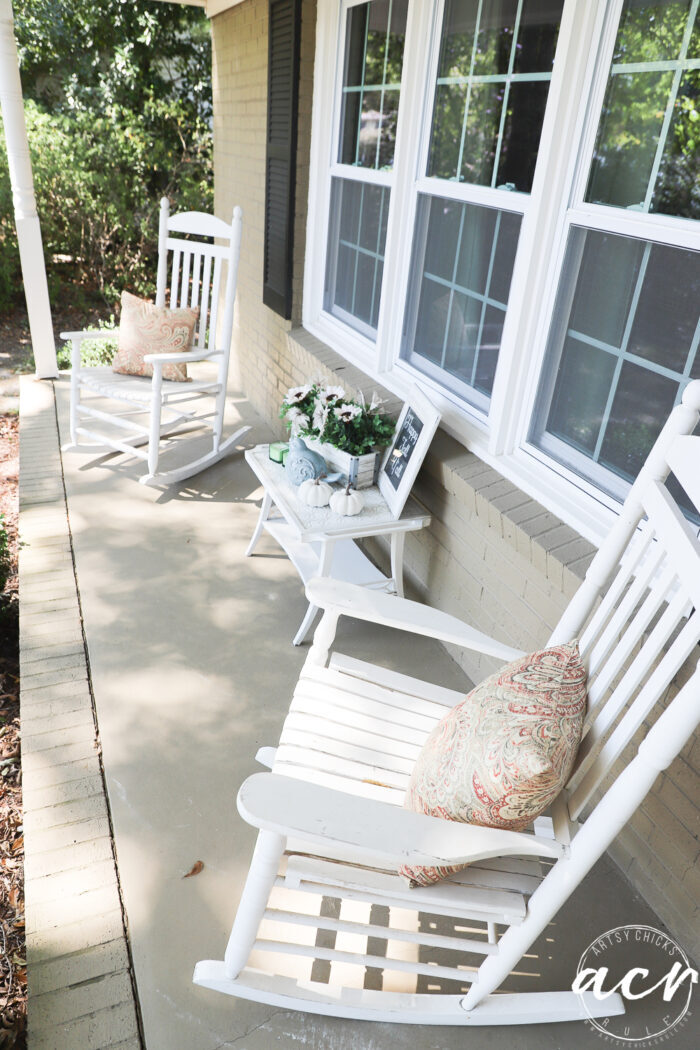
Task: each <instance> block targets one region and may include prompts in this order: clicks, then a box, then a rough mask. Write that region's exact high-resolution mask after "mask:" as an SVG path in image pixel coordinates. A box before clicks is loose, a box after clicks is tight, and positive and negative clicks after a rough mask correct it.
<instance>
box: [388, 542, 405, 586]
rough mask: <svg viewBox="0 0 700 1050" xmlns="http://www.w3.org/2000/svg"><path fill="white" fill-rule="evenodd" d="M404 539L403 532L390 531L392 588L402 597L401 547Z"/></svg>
mask: <svg viewBox="0 0 700 1050" xmlns="http://www.w3.org/2000/svg"><path fill="white" fill-rule="evenodd" d="M405 541H406V533H405V532H392V534H391V576H392V579H393V581H394V590H395V591H396V594H397V595H398V596H399V598H403V548H404V543H405Z"/></svg>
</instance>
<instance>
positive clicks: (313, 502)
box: [298, 478, 333, 507]
mask: <svg viewBox="0 0 700 1050" xmlns="http://www.w3.org/2000/svg"><path fill="white" fill-rule="evenodd" d="M298 492H299V499H300V500H301V502H302V503H305V504H306V506H307V507H327V506H328V501H329V499H330V498H331V493H332V492H333V489H332V488H331V487H330V485H329V484H328V483H327V482H325V481H321V479H320V478H307V480H306V481H302V483H301V485H300V486H299V489H298Z"/></svg>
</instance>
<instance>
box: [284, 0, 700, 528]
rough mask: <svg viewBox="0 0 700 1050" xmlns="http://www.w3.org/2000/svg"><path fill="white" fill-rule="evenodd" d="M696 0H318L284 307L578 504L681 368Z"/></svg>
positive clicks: (645, 442) (687, 363) (698, 35)
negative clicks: (294, 283) (297, 247)
mask: <svg viewBox="0 0 700 1050" xmlns="http://www.w3.org/2000/svg"><path fill="white" fill-rule="evenodd" d="M699 6H700V0H590V2H587V3H586V4H581V3H578V2H577V0H365V2H363V3H355V2H353V0H319V17H320V19H321V31H320V34H319V42H320V44H321V52H319V51H318V50H317V57H316V92H315V102H314V109H315V113H314V141H313V146H312V184H311V193H310V199H309V208H310V224H309V232H310V237H309V241H308V244H307V252H308V257H307V269H306V281H305V296H304V300H305V303H304V323H305V324H306V325H307V327H309V328H311V329H312V330H313V331H314V332H315V333H316V334H318V335H319V336H320V337H321V338H324V339H325V340H326V341H328V342H329V343H331V344H332V345H334V346H335V347H336V348H337V349H339V350H340V351H341V352H342V353H344V354H345V355H346V356H348V357H350V358H351V359H354V360H356V361H357V362H358V363H359V364H360V365H362V366H363V367H365V368H366V369H367V370H368V371H370V372H371V373H373V374H374V375H376V376H377V377H380V378H381V380H382V382H383V383H384V384H385V385H386V386H388V387H390V388H393V389H395V390H396V392H397V393H399V394H401V393H403V392H404V391H405V390H406V389H407V387H408V385H409V384H410V383H411V382H418V383H419V384H421V385H423V386H425V388H426V389H427V391H428V393H429V394H430V395H431V396H432V397H433V399H434V400H436V401H437V402H438V403H439V404H440V407H441V409H442V411H443V417H444V419H445V420H446V422H447V425H448V428H449V429H451V430H452V431H453V433H455V434H456V435H457V436H458V437H460V438H462V439H463V440H465V441H466V442H467V443H469V444H470V445H471V446H472V447H474V448H475V449H476V450H477V451H479V452H480V453H481V454H483V455H484V456H485V457H486V458H487V459H490V461H492V462H493V463H494V464H495V465H497V466H498V468H499V469H500V470H501V471H502V473H504V474H505V475H507V476H509V477H511V478H512V479H513V480H514V481H516V482H519V483H520V484H521V485H522V486H523V487H524V488H526V489H528V490H529V491H531V492H532V493H533V494H536V495H537V496H539V497H540V498H544V499H545V502H547V503H548V505H549V506H551V507H552V508H553V509H560V512H561V513H562V515H563V516H564V517H567V518H568V520H570V521H571V523H572V524H574V525H578V526H579V527H581V523H582V521H583V519H584V518H585V519H586V520H587V521H588V522H590V521H592V520H594V518H595V513H593V514H592V513H591V501H599V502H600V503H602V504H603V505H606V506H607V507H614V505H615V501H616V500H617V499H619V498H621V497H622V496H623V495H624V491H625V488H626V486H627V485H628V483H629V481H630V480H631V479H632V478H633V477H634V475H635V473H636V471H637V470H638V468H639V465H640V463H641V462H642V460H643V459H644V457H645V455H646V452H647V451H648V449H649V447H650V445H651V443H652V441H653V440H654V438H655V436H656V434H657V433H658V430H659V427H660V425H661V423H662V422H663V420H664V418H665V416H666V415H667V414H668V411H669V409H670V408H671V407H672V406H673V404H674V403H676V402H677V401H678V400H679V398H680V395H681V392H682V389H683V387H684V385H685V384H686V383H687V382H688V381H689V380H690V379H692V378H698V377H700V234H699V229H700V225H699V223H698V220H699V219H700V171H699V166H698V158H699V156H700V16H699V14H698V8H699ZM571 493H573V494H574V495H573V496H571ZM570 496H571V498H570ZM560 497H561V498H560ZM584 506H585V508H586V509H585V511H582V515H581V518H579V519H577V512H576V507H582V508H583V507H584ZM564 508H566V510H565V509H564ZM571 508H573V510H572V509H571ZM583 531H584V532H586V531H587V532H588V533H589V534H591V536H592V538H595V535H594V533H595V529H592V528H587V529H586V528H583Z"/></svg>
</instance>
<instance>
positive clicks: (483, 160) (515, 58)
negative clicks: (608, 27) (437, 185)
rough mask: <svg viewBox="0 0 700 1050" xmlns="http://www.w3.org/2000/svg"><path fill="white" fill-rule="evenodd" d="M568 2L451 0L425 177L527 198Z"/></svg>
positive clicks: (547, 0)
mask: <svg viewBox="0 0 700 1050" xmlns="http://www.w3.org/2000/svg"><path fill="white" fill-rule="evenodd" d="M562 7H563V0H500V2H498V0H482V2H481V3H480V2H479V0H448V2H447V3H446V6H445V17H444V22H443V30H442V40H441V45H440V63H439V69H438V79H437V87H436V93H435V105H434V110H433V124H432V131H431V138H430V154H429V159H428V175H433V176H436V177H439V178H448V179H456V180H459V181H461V182H467V183H474V184H477V185H480V186H501V185H504V184H508V188H509V189H517V190H520V191H521V192H525V193H527V192H529V191H530V189H531V187H532V179H533V174H534V169H535V161H536V159H537V148H538V145H539V140H540V133H541V130H542V121H543V119H544V111H545V106H546V104H547V93H548V90H549V81H550V79H551V70H552V64H553V62H554V52H555V49H556V43H557V36H558V33H559V22H560V19H561V11H562Z"/></svg>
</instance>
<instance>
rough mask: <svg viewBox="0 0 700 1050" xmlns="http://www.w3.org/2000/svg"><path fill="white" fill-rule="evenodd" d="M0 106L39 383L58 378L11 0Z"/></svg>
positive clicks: (3, 23)
mask: <svg viewBox="0 0 700 1050" xmlns="http://www.w3.org/2000/svg"><path fill="white" fill-rule="evenodd" d="M0 107H2V119H3V124H4V126H5V142H6V143H7V159H8V164H9V168H10V183H11V185H12V199H13V201H14V206H15V224H16V226H17V241H18V243H19V257H20V263H21V266H22V279H23V282H24V297H25V299H26V302H27V313H28V315H29V330H30V333H31V338H32V347H33V349H34V361H35V362H36V375H37V378H39V379H48V378H49V377H50V376H56V375H58V368H57V365H56V344H55V343H54V338H53V325H52V322H51V307H50V306H49V287H48V283H47V281H46V267H45V266H44V252H43V248H42V243H41V228H40V226H39V216H38V215H37V213H36V200H35V198H34V180H33V178H32V165H31V160H30V158H29V143H28V141H27V127H26V124H25V122H24V105H23V101H22V84H21V81H20V77H19V60H18V58H17V45H16V43H15V27H14V18H13V16H12V0H0Z"/></svg>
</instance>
